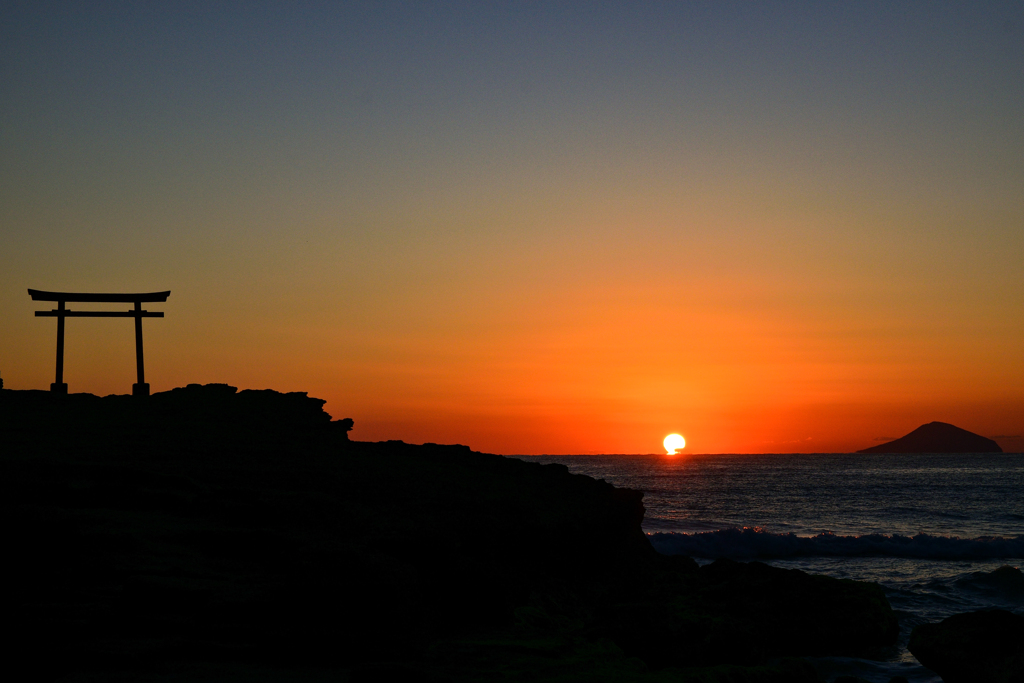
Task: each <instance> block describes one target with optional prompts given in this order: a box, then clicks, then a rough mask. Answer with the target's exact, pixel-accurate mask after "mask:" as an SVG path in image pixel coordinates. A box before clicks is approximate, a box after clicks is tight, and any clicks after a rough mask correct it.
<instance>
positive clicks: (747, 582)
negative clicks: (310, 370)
mask: <svg viewBox="0 0 1024 683" xmlns="http://www.w3.org/2000/svg"><path fill="white" fill-rule="evenodd" d="M322 406H323V402H322V401H319V400H318V399H312V398H309V397H307V396H306V395H305V394H279V393H276V392H236V391H235V390H234V389H233V388H231V387H225V386H223V385H214V386H206V387H201V386H198V385H191V386H189V387H187V388H185V389H180V390H175V391H172V392H166V393H164V394H155V395H153V396H152V397H150V398H149V399H148V400H137V399H134V398H132V397H106V398H97V397H94V396H87V395H72V396H66V397H55V396H51V395H49V394H47V393H44V392H11V391H3V392H0V435H2V436H0V438H3V440H4V449H3V450H2V452H0V467H2V470H0V505H2V506H3V509H2V510H0V512H2V517H0V519H2V520H3V524H4V525H5V528H4V529H3V533H4V538H5V543H6V550H7V553H6V557H7V558H8V559H7V560H6V567H5V569H6V570H7V572H8V576H9V582H10V585H11V586H13V587H14V589H13V590H10V591H9V592H8V593H7V600H6V604H5V605H4V607H5V614H6V615H7V616H8V619H9V620H10V622H11V623H14V624H17V626H18V628H17V629H16V630H17V633H18V635H17V640H16V641H14V642H13V645H14V648H13V649H14V651H16V652H20V653H21V656H22V657H24V658H25V659H26V660H28V661H31V662H33V663H34V665H35V666H36V668H37V673H38V676H37V678H39V679H43V680H46V679H49V680H60V679H64V678H71V679H76V680H77V679H83V678H92V679H97V680H98V679H103V680H118V679H119V678H122V679H124V680H134V679H136V678H138V677H139V675H140V674H145V675H146V676H149V677H150V678H159V679H161V680H172V679H181V680H223V679H247V678H248V679H260V678H269V679H271V680H275V679H280V678H287V679H288V680H299V681H301V680H313V679H314V678H317V677H323V676H324V675H325V674H324V672H325V671H326V672H329V673H330V672H333V673H330V676H328V677H335V678H336V677H338V676H341V677H349V678H350V679H352V680H374V679H386V678H387V677H389V676H390V677H394V676H395V675H401V676H404V677H405V678H407V679H410V680H426V679H432V678H433V679H437V680H454V681H459V680H493V679H496V678H505V679H508V680H517V679H524V680H525V679H530V680H555V679H558V680H616V681H618V680H637V681H652V680H661V679H662V678H663V677H665V676H668V677H669V678H671V679H672V680H682V681H685V680H695V681H696V680H700V681H706V682H713V681H726V680H728V681H733V682H734V683H738V682H742V681H761V682H762V683H770V682H773V681H779V682H782V681H808V682H810V681H814V680H815V676H814V672H813V670H812V669H811V667H810V666H809V665H808V664H807V663H806V662H803V661H801V660H776V659H774V658H778V657H787V656H800V655H812V654H837V655H859V654H864V653H867V652H870V651H872V650H873V649H874V648H879V647H884V646H886V645H889V644H891V643H892V642H894V640H895V619H894V618H893V616H892V610H891V609H890V608H889V605H888V603H887V602H885V599H884V597H883V596H882V595H881V591H880V589H879V588H878V587H877V586H876V585H874V584H863V583H855V582H851V581H839V580H835V579H829V578H826V577H814V576H808V575H806V574H804V573H802V572H798V571H792V570H788V571H787V570H781V569H774V568H771V567H768V566H766V565H761V564H757V563H751V564H740V563H734V562H727V561H719V562H715V563H713V564H711V565H708V566H706V567H702V568H699V569H698V567H697V565H696V564H695V563H694V562H693V561H692V560H689V559H687V558H681V557H665V556H661V555H658V554H657V553H655V552H654V551H653V549H652V548H651V546H650V544H649V543H648V541H647V538H646V536H645V535H644V534H643V532H642V531H641V528H640V524H641V521H642V519H643V514H644V508H643V501H642V498H643V494H642V493H641V492H639V491H631V490H628V489H620V488H615V487H613V486H611V485H610V484H607V483H605V482H603V481H595V480H594V479H591V478H589V477H585V476H581V475H572V474H570V473H569V472H568V470H567V469H566V468H565V467H563V466H559V465H547V466H542V465H539V464H537V463H526V462H523V461H520V460H515V459H512V458H503V457H500V456H495V455H487V454H483V453H476V452H473V451H471V450H470V449H469V448H467V447H465V446H437V445H431V444H428V445H424V446H412V445H408V444H404V443H401V442H386V443H360V442H351V441H349V440H348V438H347V432H348V430H349V429H350V428H351V426H352V422H351V420H331V418H330V416H329V415H327V414H326V413H324V412H323V408H322ZM268 672H270V673H268Z"/></svg>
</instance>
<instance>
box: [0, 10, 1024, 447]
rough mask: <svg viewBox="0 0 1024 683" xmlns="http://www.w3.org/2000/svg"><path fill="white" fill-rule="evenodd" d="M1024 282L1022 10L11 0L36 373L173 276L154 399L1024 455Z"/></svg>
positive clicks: (765, 443)
mask: <svg viewBox="0 0 1024 683" xmlns="http://www.w3.org/2000/svg"><path fill="white" fill-rule="evenodd" d="M211 5H213V6H212V7H211ZM1022 264H1024V3H1020V2H1014V3H1005V4H1003V3H941V2H928V3H923V2H922V3H830V2H813V3H756V4H755V3H746V2H742V3H735V4H731V3H722V2H715V3H676V2H671V3H659V2H648V3H575V2H574V3H539V2H520V3H496V2H488V3H383V2H372V3H350V4H342V3H312V2H304V3H257V2H245V3H242V2H239V3H227V2H224V3H205V2H200V3H164V2H159V3H157V2H154V3H143V2H119V3H101V2H82V3H56V4H49V3H44V2H27V3H10V2H3V3H0V376H2V377H3V379H4V382H5V386H6V387H7V388H12V389H45V388H48V386H49V383H50V382H52V381H53V362H54V358H53V356H54V338H55V324H54V321H53V320H52V319H42V318H35V317H33V315H32V312H33V311H34V310H37V308H40V309H41V308H46V307H47V306H46V305H45V304H43V305H42V306H40V305H39V304H36V303H34V302H32V301H31V300H30V299H29V297H28V295H27V293H26V291H25V290H26V289H27V288H29V287H31V288H36V289H51V290H70V291H154V290H164V289H170V290H171V291H172V294H171V297H170V299H169V300H168V302H167V303H166V304H164V305H163V306H162V307H160V306H157V305H151V306H150V308H151V309H154V310H163V311H165V312H166V313H167V317H166V318H165V319H163V320H147V321H146V323H145V329H146V358H147V368H146V370H147V379H148V380H149V382H150V383H151V385H152V388H153V391H162V390H166V389H170V388H172V387H174V386H181V385H184V384H187V383H190V382H200V383H208V382H226V383H229V384H233V385H236V386H238V387H240V388H274V389H278V390H282V391H308V392H309V393H310V395H313V396H318V397H321V398H324V399H327V401H328V404H327V410H328V411H329V412H330V413H332V414H333V415H334V416H335V417H338V418H340V417H352V418H353V419H354V420H355V425H356V426H355V430H354V431H353V432H352V436H353V438H356V439H360V440H379V439H403V440H405V441H408V442H413V443H419V442H423V441H434V442H442V443H455V442H458V443H464V444H468V445H470V446H471V447H473V448H474V449H477V450H483V451H490V452H497V453H506V454H514V453H593V452H610V453H650V452H657V451H659V450H660V449H661V440H662V438H663V437H664V436H665V434H667V433H669V432H680V433H682V434H684V435H685V436H686V438H687V441H688V447H687V451H688V452H821V451H846V450H852V449H857V448H865V447H868V446H871V445H874V444H875V443H877V441H876V439H885V438H886V437H898V436H902V435H903V434H905V433H907V432H909V431H911V430H912V429H914V428H915V427H917V426H919V425H920V424H922V423H924V422H929V421H931V420H941V421H945V422H952V423H954V424H956V425H958V426H960V427H963V428H965V429H969V430H971V431H975V432H978V433H980V434H983V435H985V436H990V437H994V438H996V440H997V441H999V442H1000V443H1001V444H1002V445H1003V447H1004V448H1005V449H1007V450H1014V451H1021V450H1024V439H1021V438H1020V435H1022V434H1024V352H1022V343H1021V342H1022V339H1024V265H1022ZM82 307H85V306H84V305H83V306H82ZM97 307H98V308H101V307H102V306H97ZM131 325H132V323H131V321H130V320H127V319H126V320H118V319H113V320H111V319H106V320H104V319H72V320H69V321H68V331H67V349H66V370H65V381H66V382H68V383H69V386H70V390H71V391H72V392H78V391H88V392H92V393H98V394H108V393H127V392H129V391H130V385H131V383H132V382H134V381H135V379H134V370H135V368H134V355H133V344H134V337H133V335H132V331H131Z"/></svg>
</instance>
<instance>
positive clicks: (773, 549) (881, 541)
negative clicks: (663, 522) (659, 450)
mask: <svg viewBox="0 0 1024 683" xmlns="http://www.w3.org/2000/svg"><path fill="white" fill-rule="evenodd" d="M647 537H648V539H650V541H651V545H653V546H654V548H655V550H657V551H658V552H660V553H662V554H665V555H688V556H690V557H700V558H707V559H718V558H730V559H735V560H749V559H757V558H764V559H772V558H776V559H779V558H787V557H903V558H914V559H934V560H971V559H977V560H981V559H998V558H1024V536H1016V537H1013V538H1002V537H997V536H980V537H978V538H958V537H956V536H931V535H929V534H917V535H916V536H902V535H900V534H892V535H885V534H866V535H864V536H837V535H835V534H832V533H823V534H818V535H817V536H810V537H807V536H797V535H796V534H793V533H789V534H774V533H770V532H767V531H765V530H763V529H761V528H759V527H754V528H749V527H744V528H742V529H736V528H732V529H720V530H718V531H707V532H702V533H695V534H683V533H672V532H657V533H651V534H648V536H647Z"/></svg>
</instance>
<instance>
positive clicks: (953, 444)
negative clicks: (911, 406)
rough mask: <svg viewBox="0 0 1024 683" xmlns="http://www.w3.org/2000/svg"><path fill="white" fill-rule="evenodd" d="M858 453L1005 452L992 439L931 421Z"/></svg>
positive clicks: (944, 423)
mask: <svg viewBox="0 0 1024 683" xmlns="http://www.w3.org/2000/svg"><path fill="white" fill-rule="evenodd" d="M857 452H858V453H1002V452H1003V449H1002V448H1000V447H999V444H997V443H996V442H995V441H993V440H992V439H986V438H985V437H984V436H979V435H977V434H975V433H974V432H969V431H967V430H966V429H960V428H959V427H956V426H954V425H951V424H948V423H946V422H929V423H928V424H926V425H921V426H920V427H918V428H917V429H915V430H914V431H912V432H910V433H909V434H907V435H906V436H904V437H901V438H899V439H896V440H895V441H889V442H887V443H883V444H881V445H879V446H872V447H871V448H865V449H864V450H862V451H857Z"/></svg>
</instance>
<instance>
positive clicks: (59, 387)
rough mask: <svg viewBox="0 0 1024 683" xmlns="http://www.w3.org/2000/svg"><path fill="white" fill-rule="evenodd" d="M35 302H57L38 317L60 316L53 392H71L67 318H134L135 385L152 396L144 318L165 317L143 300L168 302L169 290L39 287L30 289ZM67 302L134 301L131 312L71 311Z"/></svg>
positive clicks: (136, 389) (140, 392)
mask: <svg viewBox="0 0 1024 683" xmlns="http://www.w3.org/2000/svg"><path fill="white" fill-rule="evenodd" d="M28 293H29V295H30V296H31V297H32V300H33V301H56V302H57V308H55V309H54V310H52V311H36V317H37V318H56V319H57V381H55V382H54V383H53V384H51V385H50V391H52V392H54V393H56V394H66V393H68V385H67V384H65V383H64V318H135V365H136V368H137V370H138V373H139V381H138V383H137V384H134V385H132V394H133V395H135V396H149V385H148V384H146V369H145V367H143V364H142V319H143V318H162V317H164V314H163V313H160V312H157V311H144V310H142V302H144V301H145V302H152V301H167V297H169V296H170V295H171V293H170V292H150V293H148V294H88V293H84V292H42V291H39V290H38V289H30V290H28ZM68 301H85V302H88V303H134V304H135V309H134V310H131V311H69V310H67V309H66V308H64V304H65V303H66V302H68Z"/></svg>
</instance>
